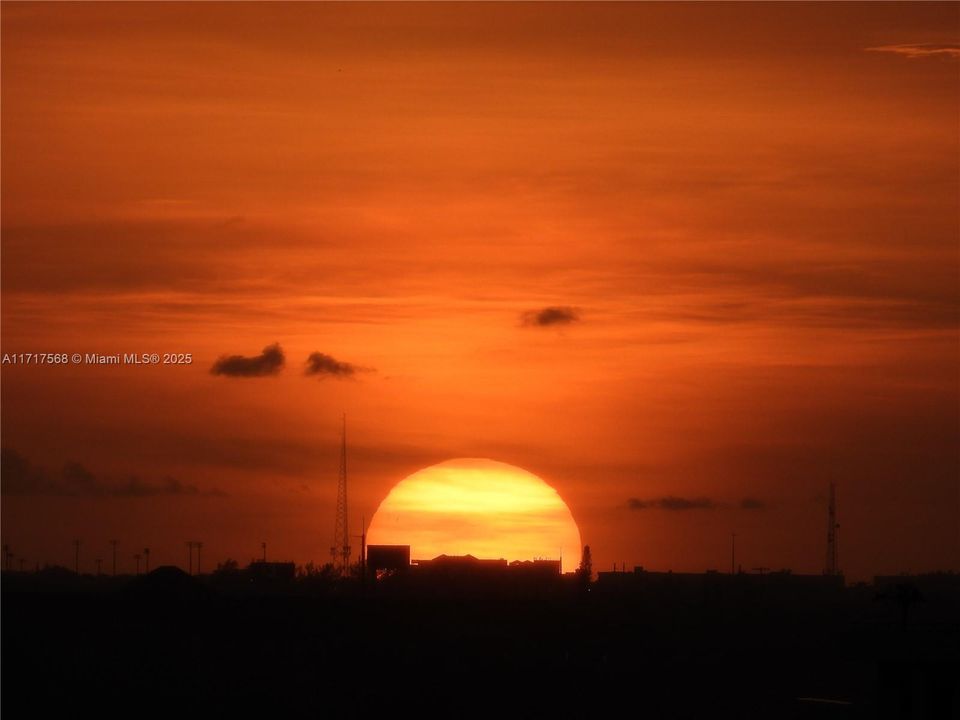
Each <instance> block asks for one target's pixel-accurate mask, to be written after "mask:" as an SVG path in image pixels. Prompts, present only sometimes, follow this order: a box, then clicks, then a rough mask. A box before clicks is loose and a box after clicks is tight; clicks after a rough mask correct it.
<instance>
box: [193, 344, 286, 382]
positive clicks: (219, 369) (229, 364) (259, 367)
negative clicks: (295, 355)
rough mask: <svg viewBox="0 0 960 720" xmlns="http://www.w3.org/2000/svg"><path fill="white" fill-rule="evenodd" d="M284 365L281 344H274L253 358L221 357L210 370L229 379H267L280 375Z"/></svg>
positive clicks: (238, 356)
mask: <svg viewBox="0 0 960 720" xmlns="http://www.w3.org/2000/svg"><path fill="white" fill-rule="evenodd" d="M283 363H284V356H283V349H282V348H281V347H280V344H279V343H274V344H273V345H267V347H265V348H264V349H263V352H262V353H260V354H259V355H254V356H253V357H247V356H245V355H221V356H220V358H219V359H218V360H217V361H216V362H215V363H214V364H213V367H212V368H210V372H211V373H213V374H214V375H227V376H228V377H265V376H267V375H276V374H277V373H279V372H280V370H281V369H282V368H283Z"/></svg>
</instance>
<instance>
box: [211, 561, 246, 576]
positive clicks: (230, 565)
mask: <svg viewBox="0 0 960 720" xmlns="http://www.w3.org/2000/svg"><path fill="white" fill-rule="evenodd" d="M238 572H240V564H239V563H238V562H237V561H236V560H233V559H232V558H227V559H226V560H224V561H223V562H222V563H217V569H216V570H214V571H213V574H214V575H232V574H234V573H238Z"/></svg>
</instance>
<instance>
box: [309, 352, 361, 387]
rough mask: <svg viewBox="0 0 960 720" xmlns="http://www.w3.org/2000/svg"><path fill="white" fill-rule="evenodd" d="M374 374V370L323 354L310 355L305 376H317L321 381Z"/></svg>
mask: <svg viewBox="0 0 960 720" xmlns="http://www.w3.org/2000/svg"><path fill="white" fill-rule="evenodd" d="M361 372H373V368H368V367H361V366H359V365H354V364H353V363H348V362H343V361H342V360H337V359H336V358H334V357H333V356H332V355H327V354H326V353H322V352H314V353H310V356H309V357H308V358H307V367H306V369H305V370H304V375H311V376H317V377H319V378H320V379H321V380H322V379H323V378H326V377H334V378H352V377H355V376H356V374H357V373H361Z"/></svg>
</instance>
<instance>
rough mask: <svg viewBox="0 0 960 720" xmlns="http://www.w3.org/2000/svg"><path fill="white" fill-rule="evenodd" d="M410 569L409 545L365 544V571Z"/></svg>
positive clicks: (402, 570) (404, 570)
mask: <svg viewBox="0 0 960 720" xmlns="http://www.w3.org/2000/svg"><path fill="white" fill-rule="evenodd" d="M409 569H410V546H409V545H367V572H369V573H371V575H372V576H373V577H377V572H394V573H397V572H406V571H407V570H409Z"/></svg>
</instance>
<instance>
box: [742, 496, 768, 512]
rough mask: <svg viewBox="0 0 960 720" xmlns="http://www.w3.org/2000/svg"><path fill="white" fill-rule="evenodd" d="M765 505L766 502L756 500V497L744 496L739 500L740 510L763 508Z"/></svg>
mask: <svg viewBox="0 0 960 720" xmlns="http://www.w3.org/2000/svg"><path fill="white" fill-rule="evenodd" d="M766 507H767V504H766V503H765V502H764V501H763V500H757V498H749V497H746V498H744V499H743V500H741V501H740V509H741V510H763V509H764V508H766Z"/></svg>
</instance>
